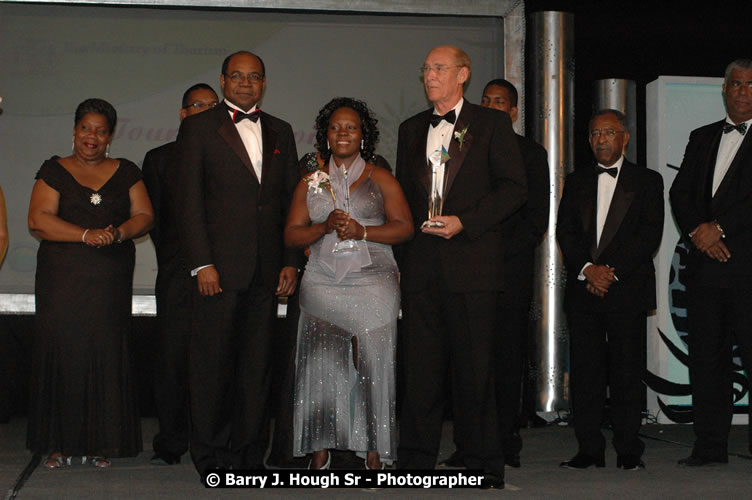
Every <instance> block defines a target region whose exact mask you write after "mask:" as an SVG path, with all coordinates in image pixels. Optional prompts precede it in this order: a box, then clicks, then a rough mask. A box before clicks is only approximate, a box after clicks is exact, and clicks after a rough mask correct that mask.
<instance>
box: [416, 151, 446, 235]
mask: <svg viewBox="0 0 752 500" xmlns="http://www.w3.org/2000/svg"><path fill="white" fill-rule="evenodd" d="M428 161H429V162H430V163H431V192H430V193H429V195H428V219H429V220H427V221H425V222H424V223H423V224H422V225H421V227H444V223H443V222H439V221H431V220H430V219H432V218H434V217H438V216H440V215H442V212H443V210H444V195H446V181H447V173H448V172H449V169H448V168H446V162H448V161H449V152H448V151H447V150H446V148H445V147H444V146H441V150H438V149H437V150H436V151H434V152H433V153H432V154H431V156H429V157H428Z"/></svg>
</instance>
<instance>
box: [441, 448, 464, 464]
mask: <svg viewBox="0 0 752 500" xmlns="http://www.w3.org/2000/svg"><path fill="white" fill-rule="evenodd" d="M439 465H443V466H444V467H464V466H465V457H464V456H463V455H462V452H461V451H459V450H457V451H455V452H454V453H452V456H450V457H449V458H447V459H446V460H442V461H441V462H439Z"/></svg>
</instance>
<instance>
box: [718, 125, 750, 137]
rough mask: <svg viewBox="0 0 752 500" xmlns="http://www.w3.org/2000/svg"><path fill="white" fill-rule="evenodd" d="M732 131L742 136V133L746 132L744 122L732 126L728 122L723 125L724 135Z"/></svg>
mask: <svg viewBox="0 0 752 500" xmlns="http://www.w3.org/2000/svg"><path fill="white" fill-rule="evenodd" d="M732 130H738V131H739V133H740V134H742V135H744V133H745V132H746V131H747V124H746V123H745V122H741V123H740V124H739V125H732V124H731V123H728V122H726V123H724V124H723V133H724V134H728V133H729V132H731V131H732Z"/></svg>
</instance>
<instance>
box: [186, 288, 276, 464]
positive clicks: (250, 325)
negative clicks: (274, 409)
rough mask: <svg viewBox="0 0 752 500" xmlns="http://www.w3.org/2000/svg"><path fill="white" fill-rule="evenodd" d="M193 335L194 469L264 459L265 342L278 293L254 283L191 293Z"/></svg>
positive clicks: (268, 340) (267, 342)
mask: <svg viewBox="0 0 752 500" xmlns="http://www.w3.org/2000/svg"><path fill="white" fill-rule="evenodd" d="M194 304H195V306H194V315H193V320H194V329H193V333H192V338H191V361H190V366H191V374H190V387H191V389H190V392H191V413H192V417H193V428H192V432H191V457H192V458H193V463H194V464H195V465H196V469H197V470H198V472H199V474H201V475H204V474H205V473H206V471H207V470H208V469H211V468H214V467H230V466H232V467H233V468H235V469H248V468H255V467H258V466H259V465H260V464H262V463H263V458H264V453H265V451H266V445H267V437H268V432H267V431H268V425H267V424H268V411H267V410H268V408H267V398H268V393H269V384H270V380H271V376H270V348H271V339H272V329H273V322H274V319H275V317H276V304H277V301H276V298H275V297H274V294H273V291H272V290H270V289H269V288H268V287H263V286H251V287H250V288H248V289H247V290H242V291H224V292H222V293H220V294H218V295H215V296H213V297H205V296H201V295H199V294H198V291H197V292H196V296H195V302H194Z"/></svg>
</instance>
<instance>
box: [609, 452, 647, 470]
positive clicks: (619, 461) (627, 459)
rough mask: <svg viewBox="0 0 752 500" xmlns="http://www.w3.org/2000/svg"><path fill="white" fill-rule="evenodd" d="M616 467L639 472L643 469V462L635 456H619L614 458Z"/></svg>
mask: <svg viewBox="0 0 752 500" xmlns="http://www.w3.org/2000/svg"><path fill="white" fill-rule="evenodd" d="M616 466H617V467H619V468H621V469H624V470H641V469H644V468H645V462H643V461H642V460H640V457H638V456H636V455H619V456H618V457H616Z"/></svg>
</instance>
